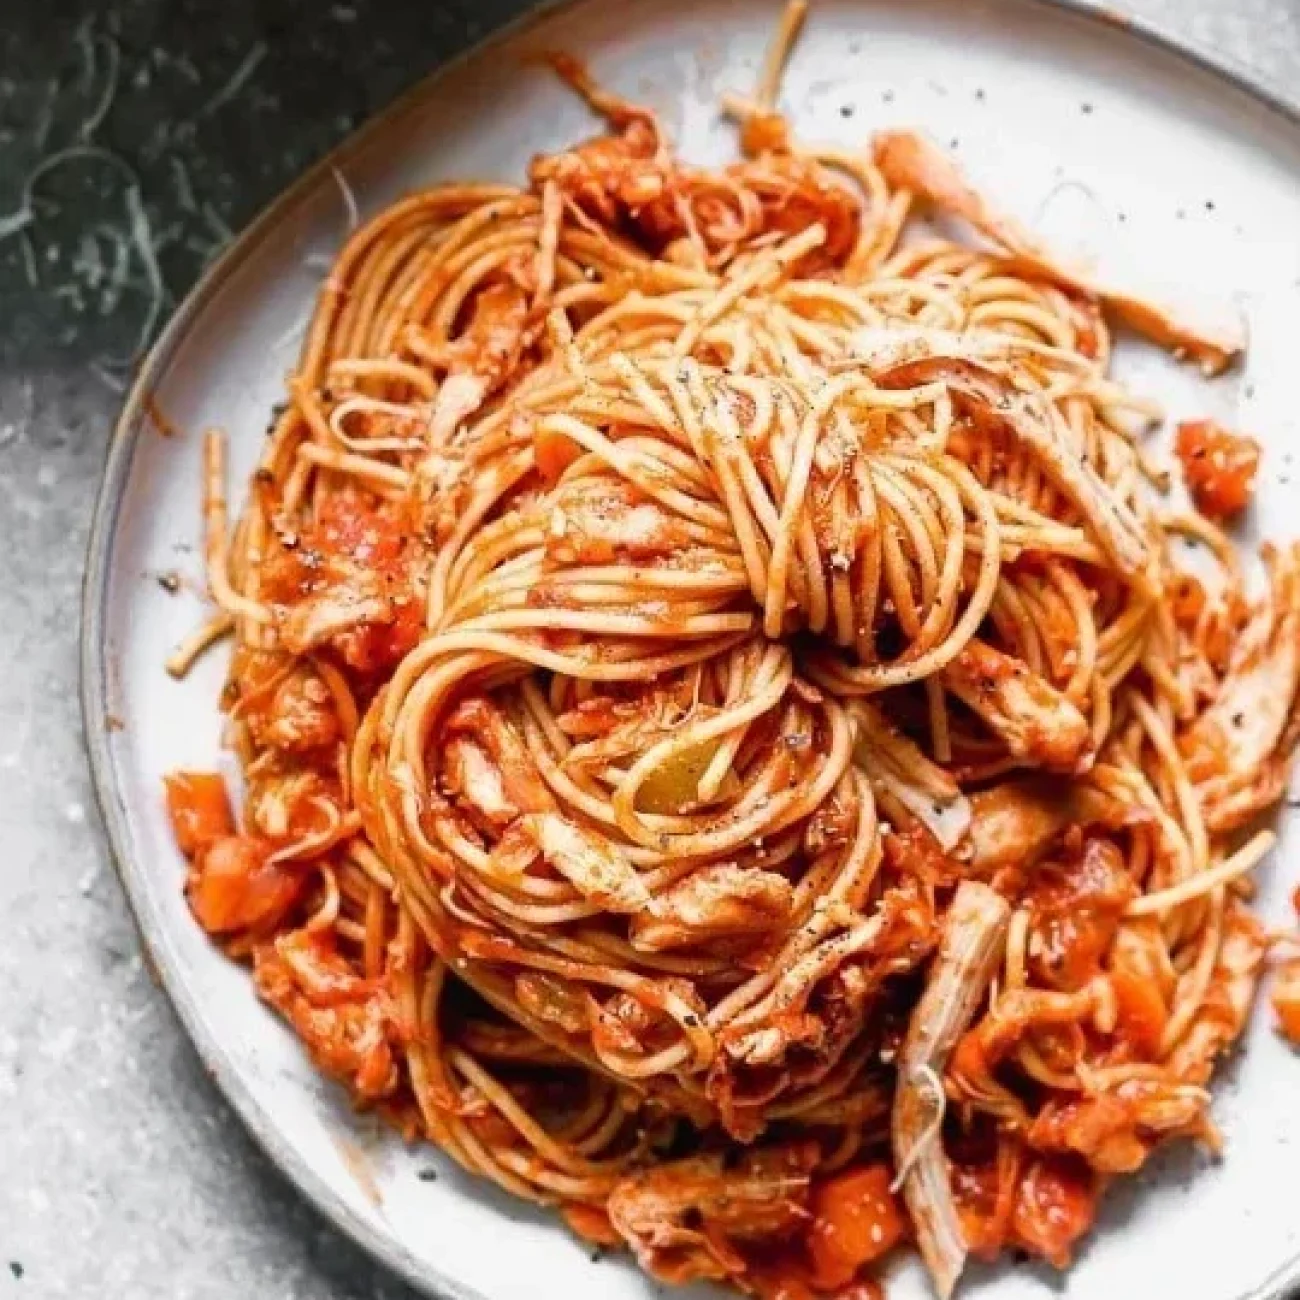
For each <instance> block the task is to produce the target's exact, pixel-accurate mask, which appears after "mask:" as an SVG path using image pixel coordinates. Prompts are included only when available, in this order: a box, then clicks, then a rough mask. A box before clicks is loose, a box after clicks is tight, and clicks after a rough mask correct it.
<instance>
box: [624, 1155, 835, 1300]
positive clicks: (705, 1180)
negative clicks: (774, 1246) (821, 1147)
mask: <svg viewBox="0 0 1300 1300" xmlns="http://www.w3.org/2000/svg"><path fill="white" fill-rule="evenodd" d="M818 1155H819V1153H818V1149H817V1145H816V1143H801V1144H798V1145H793V1146H781V1147H767V1148H758V1149H755V1150H752V1151H748V1152H746V1153H745V1154H743V1155H742V1156H741V1157H740V1159H739V1160H738V1161H737V1162H736V1163H735V1164H734V1165H733V1166H729V1164H728V1162H727V1161H725V1160H724V1158H723V1157H722V1156H721V1155H705V1156H694V1157H692V1158H690V1159H688V1160H678V1161H676V1162H674V1163H671V1164H664V1165H659V1166H658V1167H657V1168H654V1169H650V1170H647V1171H646V1172H644V1173H638V1174H633V1175H631V1176H630V1177H628V1178H625V1179H624V1180H623V1181H622V1182H620V1183H618V1184H617V1185H616V1186H615V1188H614V1190H613V1191H612V1192H611V1193H610V1195H609V1201H608V1205H607V1210H608V1213H609V1220H610V1222H611V1223H612V1224H613V1225H614V1227H615V1228H616V1229H617V1231H618V1232H619V1233H620V1235H621V1236H622V1237H623V1239H624V1240H625V1241H626V1242H627V1243H628V1245H630V1246H631V1247H632V1249H633V1251H634V1252H635V1253H636V1257H637V1259H638V1260H639V1262H640V1264H641V1266H642V1268H644V1269H645V1270H646V1272H648V1273H651V1274H653V1275H654V1276H655V1277H658V1278H661V1279H663V1280H664V1281H665V1282H685V1281H690V1280H693V1279H696V1278H705V1279H714V1280H716V1281H723V1280H726V1279H732V1280H738V1279H740V1278H742V1277H743V1276H744V1274H745V1271H746V1267H747V1266H746V1260H745V1256H744V1254H743V1252H742V1248H743V1245H744V1243H746V1242H763V1243H767V1244H770V1243H772V1242H779V1241H780V1240H782V1239H783V1238H785V1237H788V1236H790V1235H792V1234H793V1233H795V1232H797V1231H798V1230H799V1229H800V1228H802V1227H803V1226H804V1225H805V1224H806V1223H807V1221H808V1218H809V1212H808V1208H807V1207H808V1193H809V1186H810V1181H811V1180H810V1174H811V1172H812V1170H813V1168H814V1166H815V1165H816V1163H817V1160H818Z"/></svg>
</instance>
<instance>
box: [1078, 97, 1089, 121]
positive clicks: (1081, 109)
mask: <svg viewBox="0 0 1300 1300" xmlns="http://www.w3.org/2000/svg"><path fill="white" fill-rule="evenodd" d="M1079 112H1080V113H1082V114H1083V115H1084V117H1091V116H1092V105H1091V104H1090V103H1088V101H1087V100H1086V99H1085V100H1084V101H1083V103H1082V104H1080V105H1079Z"/></svg>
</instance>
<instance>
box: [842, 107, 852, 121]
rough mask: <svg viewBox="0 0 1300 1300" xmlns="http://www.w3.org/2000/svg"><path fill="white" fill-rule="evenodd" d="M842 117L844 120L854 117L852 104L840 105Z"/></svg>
mask: <svg viewBox="0 0 1300 1300" xmlns="http://www.w3.org/2000/svg"><path fill="white" fill-rule="evenodd" d="M840 116H841V117H844V118H849V117H852V116H853V105H852V104H841V105H840Z"/></svg>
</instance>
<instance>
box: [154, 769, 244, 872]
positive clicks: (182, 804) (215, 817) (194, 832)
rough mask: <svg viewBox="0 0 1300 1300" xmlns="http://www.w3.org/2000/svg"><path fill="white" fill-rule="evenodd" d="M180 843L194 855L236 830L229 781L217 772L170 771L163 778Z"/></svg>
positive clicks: (173, 825) (177, 841)
mask: <svg viewBox="0 0 1300 1300" xmlns="http://www.w3.org/2000/svg"><path fill="white" fill-rule="evenodd" d="M163 785H164V786H165V787H166V791H167V812H168V814H169V816H170V817H171V821H172V833H173V834H174V835H175V836H176V844H177V846H178V847H179V849H180V851H181V852H182V853H183V854H185V856H186V857H187V858H193V857H194V856H195V855H196V854H198V853H200V852H202V851H203V850H204V849H206V848H207V847H208V846H209V845H210V844H212V843H213V842H214V841H216V840H219V839H221V837H222V836H224V835H231V834H233V833H234V830H235V816H234V813H233V812H232V811H231V808H230V796H229V794H227V793H226V783H225V781H223V780H222V779H221V777H220V776H219V775H218V774H217V773H216V772H169V773H168V774H167V775H166V776H165V777H163Z"/></svg>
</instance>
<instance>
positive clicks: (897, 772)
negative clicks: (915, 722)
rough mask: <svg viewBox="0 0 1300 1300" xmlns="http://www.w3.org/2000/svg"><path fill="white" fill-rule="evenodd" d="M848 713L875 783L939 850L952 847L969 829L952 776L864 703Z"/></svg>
mask: <svg viewBox="0 0 1300 1300" xmlns="http://www.w3.org/2000/svg"><path fill="white" fill-rule="evenodd" d="M849 712H850V715H851V716H852V718H853V720H854V722H855V723H856V725H857V728H858V739H857V745H856V747H855V749H854V754H855V757H856V758H857V761H858V763H859V765H860V766H861V767H862V768H863V770H864V771H865V772H866V773H867V775H868V776H869V777H870V778H871V781H872V783H873V785H875V786H876V787H877V788H878V789H883V790H885V791H888V793H889V794H891V795H893V797H894V798H895V799H897V800H898V802H899V803H901V804H902V805H903V807H904V808H906V809H907V811H908V812H910V813H911V814H912V815H913V816H914V817H916V818H917V820H918V821H920V822H922V823H923V824H924V825H925V827H926V829H927V830H929V831H930V833H931V834H932V835H933V836H934V838H935V840H936V841H937V843H938V845H939V847H940V848H941V849H944V850H945V851H950V850H952V849H954V848H955V847H956V846H957V845H958V844H959V843H960V842H961V840H962V838H963V837H964V836H965V835H966V833H967V831H968V830H969V829H970V820H971V808H970V801H969V800H968V799H967V798H966V796H965V795H964V794H962V792H961V787H960V786H959V785H958V784H957V782H956V780H955V778H954V777H953V775H952V773H950V772H949V771H947V769H946V768H943V767H940V766H939V764H937V763H935V762H932V761H931V760H930V759H929V758H927V757H926V755H925V753H924V752H923V751H922V750H921V748H920V746H919V745H917V744H915V743H914V742H913V741H911V740H909V739H908V738H907V737H906V736H904V735H903V734H902V733H901V732H900V731H898V730H897V729H896V728H894V727H892V726H891V725H890V724H889V723H888V722H887V721H886V719H885V716H884V714H883V713H881V711H880V710H879V709H877V708H876V707H875V706H874V705H872V704H870V703H868V702H867V701H866V700H854V701H853V702H852V703H851V704H850V705H849Z"/></svg>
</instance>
